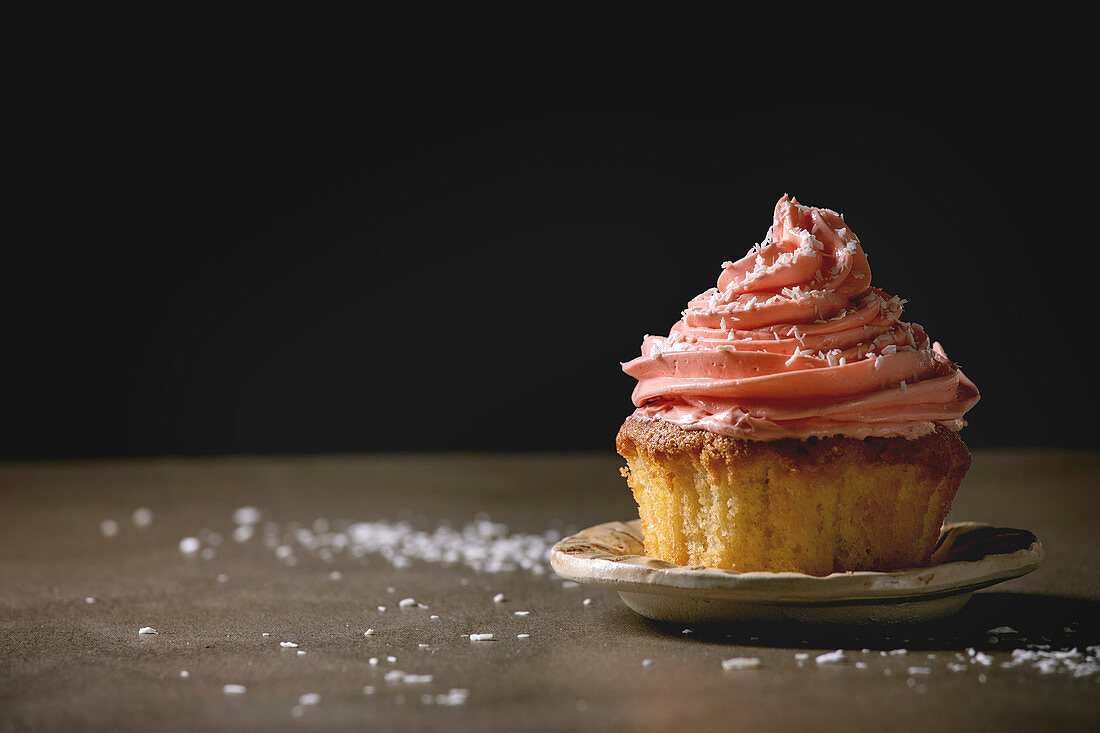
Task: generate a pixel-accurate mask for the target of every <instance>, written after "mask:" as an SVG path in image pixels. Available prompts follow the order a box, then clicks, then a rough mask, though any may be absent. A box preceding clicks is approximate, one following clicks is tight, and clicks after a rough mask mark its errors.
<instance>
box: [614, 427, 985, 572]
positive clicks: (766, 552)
mask: <svg viewBox="0 0 1100 733" xmlns="http://www.w3.org/2000/svg"><path fill="white" fill-rule="evenodd" d="M616 447H617V449H618V451H619V454H620V455H622V456H623V458H625V459H626V462H627V468H626V469H624V470H623V472H624V475H625V476H626V478H627V483H628V484H629V486H630V488H631V489H632V490H633V492H634V498H635V501H637V503H638V513H639V516H640V518H641V522H642V531H643V534H644V537H645V550H646V554H647V555H649V556H650V557H656V558H659V559H661V560H666V561H668V562H673V563H676V564H678V565H702V566H705V567H713V568H724V569H730V570H738V571H742V572H744V571H753V570H763V571H770V572H784V571H791V572H800V573H806V574H809V575H828V574H830V573H834V572H843V571H854V570H896V569H900V568H909V567H919V566H921V565H924V564H927V562H928V561H929V558H930V557H931V555H932V550H933V549H934V547H935V544H936V541H937V539H938V538H939V535H940V527H941V526H942V524H943V520H944V518H945V517H946V516H947V513H948V511H949V510H950V508H951V502H952V500H953V499H954V497H955V492H956V491H957V490H958V488H959V484H960V482H961V481H962V478H963V476H964V475H965V473H966V471H967V469H968V468H969V467H970V452H969V451H968V450H967V448H966V445H965V444H964V443H963V441H962V439H961V438H959V436H958V434H957V433H955V432H954V431H953V430H949V429H947V428H944V427H942V426H938V425H937V426H936V430H935V431H934V432H933V433H930V434H929V435H926V436H924V437H921V438H918V439H915V440H909V439H906V438H866V439H863V440H860V439H856V438H844V437H834V438H822V439H816V440H814V439H811V440H793V439H789V440H773V441H752V440H736V439H733V438H728V437H726V436H722V435H716V434H714V433H709V432H707V431H702V430H690V431H689V430H683V429H681V428H679V427H677V426H675V425H672V424H671V423H666V422H664V421H662V420H660V419H646V418H638V417H633V416H632V417H629V418H627V420H626V422H625V423H623V426H622V428H621V429H620V430H619V434H618V437H617V438H616Z"/></svg>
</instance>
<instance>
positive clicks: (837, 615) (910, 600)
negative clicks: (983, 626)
mask: <svg viewBox="0 0 1100 733" xmlns="http://www.w3.org/2000/svg"><path fill="white" fill-rule="evenodd" d="M1042 558H1043V548H1042V545H1041V544H1040V543H1039V540H1038V539H1037V538H1036V537H1035V535H1034V534H1032V533H1031V532H1028V531H1026V530H1021V529H1007V528H1003V527H993V526H990V525H988V524H979V523H976V522H949V523H947V524H945V525H944V527H943V530H942V533H941V535H940V540H939V543H938V544H937V545H936V551H935V552H934V553H933V555H932V561H931V563H930V564H929V565H928V567H922V568H912V569H909V570H898V571H894V572H883V573H880V572H863V571H860V572H852V573H833V574H832V575H827V576H824V577H818V576H813V575H804V574H802V573H762V572H749V573H739V572H736V571H733V570H717V569H714V568H705V567H701V566H692V567H685V566H682V565H675V564H673V563H670V562H665V561H664V560H657V559H656V558H652V557H646V555H645V554H644V548H643V546H642V528H641V522H640V521H639V520H637V519H635V520H634V521H631V522H608V523H606V524H599V525H596V526H595V527H590V528H588V529H586V530H584V531H582V532H579V533H578V534H575V535H573V536H571V537H566V538H565V539H563V540H561V541H560V542H558V543H557V544H556V545H554V548H553V549H552V550H551V552H550V564H551V565H552V566H553V568H554V570H555V571H556V572H557V574H558V575H560V576H561V577H563V578H565V579H567V580H572V581H575V582H577V583H583V584H585V585H592V586H596V587H598V588H609V589H611V590H615V591H618V593H619V596H620V597H622V599H623V601H624V602H625V603H626V605H627V606H629V607H630V608H632V609H633V610H635V611H637V612H638V613H640V614H641V615H643V616H646V617H648V618H651V619H654V620H657V621H671V622H678V623H679V622H682V623H707V622H723V621H809V622H826V623H828V622H834V623H847V624H872V623H875V624H877V623H905V622H913V621H924V620H928V619H935V618H942V617H944V616H948V615H950V614H952V613H955V612H956V611H958V610H959V609H961V608H962V607H963V606H964V605H966V602H967V601H968V600H969V599H970V596H971V594H972V593H973V592H974V591H976V590H978V589H980V588H985V587H988V586H990V585H993V584H995V583H1000V582H1002V581H1005V580H1009V579H1011V578H1017V577H1019V576H1021V575H1025V574H1027V573H1030V572H1031V571H1032V570H1034V569H1035V568H1037V567H1039V563H1040V562H1041V561H1042Z"/></svg>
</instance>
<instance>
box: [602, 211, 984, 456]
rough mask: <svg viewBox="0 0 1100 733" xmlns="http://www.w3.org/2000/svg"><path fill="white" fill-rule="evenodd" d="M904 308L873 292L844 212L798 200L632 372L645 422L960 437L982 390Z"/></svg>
mask: <svg viewBox="0 0 1100 733" xmlns="http://www.w3.org/2000/svg"><path fill="white" fill-rule="evenodd" d="M904 303H905V301H903V300H901V299H899V298H897V297H896V296H891V295H888V294H886V293H884V292H883V291H881V290H879V289H877V288H874V287H871V269H870V267H869V266H868V264H867V255H866V254H864V252H863V247H862V246H861V245H860V242H859V239H858V238H857V237H856V235H855V233H854V232H853V231H852V230H851V228H849V227H848V225H847V224H846V223H845V222H844V219H843V217H841V215H840V214H838V213H836V212H835V211H831V210H829V209H819V208H816V207H812V206H803V205H801V204H799V203H798V201H797V200H795V199H788V198H787V196H784V197H783V198H781V199H780V200H779V202H778V203H777V204H776V206H775V214H774V217H773V219H772V225H771V227H770V228H769V229H768V233H767V236H766V237H765V239H764V241H763V242H762V243H760V244H758V245H755V246H753V248H752V249H751V250H749V252H748V254H746V255H745V256H744V257H742V258H741V259H740V260H738V261H737V262H726V263H723V265H722V274H721V276H720V277H719V278H718V285H717V287H715V288H710V289H709V290H707V291H705V292H703V293H701V294H699V295H697V296H696V297H695V298H693V299H692V300H691V301H690V302H689V303H688V307H687V310H685V311H684V312H683V318H682V319H681V320H680V321H677V322H676V323H675V324H674V325H673V326H672V329H671V331H670V332H669V335H668V336H667V337H661V336H646V337H645V339H644V340H643V342H642V355H641V356H640V357H638V358H637V359H634V360H633V361H630V362H627V363H626V364H623V371H625V372H626V373H627V374H629V375H630V376H632V377H634V378H635V379H637V380H638V384H637V386H636V387H635V389H634V394H633V401H634V404H635V405H636V406H637V408H638V409H637V410H636V411H635V415H636V416H639V417H649V418H656V417H659V418H660V419H662V420H665V421H668V422H671V423H674V424H676V425H679V426H680V427H682V428H685V429H688V430H709V431H711V432H713V433H719V434H721V435H728V436H730V437H734V438H745V439H756V440H772V439H777V438H808V437H825V436H831V435H844V436H849V437H856V438H864V437H869V436H876V437H896V436H901V437H907V438H917V437H920V436H922V435H925V434H927V433H930V432H932V431H933V430H934V429H935V428H934V425H935V424H936V423H938V424H940V425H944V426H946V427H948V428H951V429H953V430H959V429H961V428H962V427H963V426H964V425H965V424H966V422H965V421H964V420H963V415H964V414H965V413H966V412H967V411H968V410H969V409H970V408H971V407H973V406H974V404H975V403H976V402H977V401H978V398H979V395H978V390H977V389H976V388H975V386H974V384H973V383H972V382H971V381H970V380H969V379H967V378H966V377H965V376H964V375H963V373H962V371H960V370H959V368H958V367H957V366H956V365H955V364H953V363H952V362H951V361H950V360H949V359H948V358H947V356H946V354H945V353H944V351H943V349H942V348H940V345H939V344H938V343H936V344H934V343H931V342H930V340H929V338H928V335H927V334H926V333H925V332H924V329H923V328H921V327H920V326H919V325H917V324H913V323H906V322H904V321H902V320H901V312H902V306H903V304H904Z"/></svg>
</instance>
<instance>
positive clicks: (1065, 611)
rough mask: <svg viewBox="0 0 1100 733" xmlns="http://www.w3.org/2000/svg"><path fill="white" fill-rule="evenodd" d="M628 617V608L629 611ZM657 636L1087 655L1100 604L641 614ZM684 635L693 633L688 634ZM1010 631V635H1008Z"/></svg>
mask: <svg viewBox="0 0 1100 733" xmlns="http://www.w3.org/2000/svg"><path fill="white" fill-rule="evenodd" d="M624 611H625V609H624ZM635 619H636V623H639V624H641V625H643V626H644V627H647V628H648V629H649V630H650V631H651V633H652V632H657V633H660V634H670V635H671V634H675V635H677V636H680V637H682V638H683V639H685V640H686V641H693V642H705V643H711V644H714V643H718V644H731V645H732V644H736V645H739V646H764V647H783V648H797V647H804V648H810V649H874V650H889V649H897V648H905V649H910V650H929V651H933V650H949V649H955V650H963V649H967V648H971V647H972V648H974V649H976V650H980V651H991V650H1011V649H1016V648H1021V647H1025V646H1027V645H1029V644H1036V645H1047V646H1049V648H1050V649H1052V650H1066V649H1072V648H1074V647H1076V648H1078V649H1081V650H1083V649H1084V648H1085V647H1087V646H1092V645H1095V644H1098V643H1100V602H1097V601H1092V600H1088V599H1083V598H1063V597H1060V596H1047V595H1031V594H1022V593H975V594H974V596H973V597H972V598H971V599H970V602H969V603H967V604H966V606H964V607H963V609H962V610H961V611H959V612H958V613H957V614H955V615H953V616H950V617H948V618H945V619H940V620H938V621H926V622H921V623H914V624H890V625H882V626H845V625H839V624H798V623H774V622H772V623H737V624H732V623H731V624H715V625H695V626H691V625H685V624H668V623H658V622H655V621H650V620H648V619H644V618H642V617H640V616H637V615H635ZM685 629H690V631H688V632H687V633H685V631H684V630H685ZM1009 630H1011V631H1009Z"/></svg>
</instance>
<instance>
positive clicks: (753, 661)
mask: <svg viewBox="0 0 1100 733" xmlns="http://www.w3.org/2000/svg"><path fill="white" fill-rule="evenodd" d="M763 665H764V663H763V662H762V661H761V660H760V657H733V658H732V659H723V660H722V669H724V670H726V671H729V670H742V669H757V668H759V667H762V666H763Z"/></svg>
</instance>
